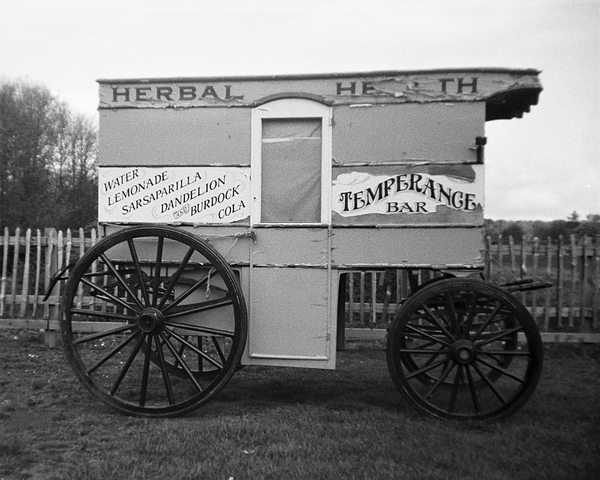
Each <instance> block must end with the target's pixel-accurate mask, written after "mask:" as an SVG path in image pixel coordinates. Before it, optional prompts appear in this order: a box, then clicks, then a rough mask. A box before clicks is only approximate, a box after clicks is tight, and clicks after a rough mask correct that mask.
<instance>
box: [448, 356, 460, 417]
mask: <svg viewBox="0 0 600 480" xmlns="http://www.w3.org/2000/svg"><path fill="white" fill-rule="evenodd" d="M462 376H463V366H462V365H459V366H458V370H457V372H456V376H455V377H454V382H452V390H451V392H450V403H448V413H454V408H455V406H456V397H457V396H458V390H459V388H460V383H461V380H462Z"/></svg>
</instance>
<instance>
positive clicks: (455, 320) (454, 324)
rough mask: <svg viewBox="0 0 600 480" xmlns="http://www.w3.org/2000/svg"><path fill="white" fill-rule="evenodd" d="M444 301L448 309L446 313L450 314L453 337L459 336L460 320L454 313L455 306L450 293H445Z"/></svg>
mask: <svg viewBox="0 0 600 480" xmlns="http://www.w3.org/2000/svg"><path fill="white" fill-rule="evenodd" d="M444 299H445V302H446V307H447V308H448V312H450V323H451V325H452V327H453V329H454V332H455V334H454V337H455V336H458V335H460V319H459V318H458V314H457V312H456V306H455V305H454V298H453V296H452V294H451V293H446V294H445V295H444Z"/></svg>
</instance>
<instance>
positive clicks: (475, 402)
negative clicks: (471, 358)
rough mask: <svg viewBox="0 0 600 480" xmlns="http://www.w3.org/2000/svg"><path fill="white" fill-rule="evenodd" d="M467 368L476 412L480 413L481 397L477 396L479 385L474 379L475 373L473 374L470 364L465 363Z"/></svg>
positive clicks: (468, 381)
mask: <svg viewBox="0 0 600 480" xmlns="http://www.w3.org/2000/svg"><path fill="white" fill-rule="evenodd" d="M465 370H466V371H467V383H468V384H469V390H470V391H471V398H472V399H473V407H475V413H476V414H477V415H479V414H480V412H481V406H480V404H479V397H478V396H477V386H476V385H475V382H474V381H473V375H472V374H471V369H470V368H469V365H465Z"/></svg>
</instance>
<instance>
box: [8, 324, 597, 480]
mask: <svg viewBox="0 0 600 480" xmlns="http://www.w3.org/2000/svg"><path fill="white" fill-rule="evenodd" d="M599 367H600V355H599V354H598V351H596V350H588V351H586V350H583V349H582V348H575V347H552V348H549V349H548V350H547V355H546V362H545V366H544V374H543V376H542V380H541V382H540V385H539V387H538V390H537V391H536V393H535V394H534V396H533V398H532V399H531V400H530V401H529V402H528V403H527V404H526V405H525V407H523V409H522V410H520V411H519V412H518V413H517V414H516V415H514V416H513V417H511V418H509V419H507V420H504V421H502V422H499V423H492V424H459V423H454V422H444V421H436V420H430V419H428V418H424V417H421V416H419V415H418V414H416V413H414V412H413V411H412V410H411V408H410V407H409V406H408V405H407V404H406V403H405V402H404V401H403V400H402V399H401V398H400V396H399V394H397V392H396V391H395V389H394V386H393V385H392V381H391V379H390V378H389V375H388V372H387V367H386V364H385V353H384V352H383V351H381V350H362V351H360V350H359V351H348V352H342V353H340V355H339V360H338V368H337V370H335V371H314V370H303V369H281V368H258V367H251V368H248V367H247V368H244V369H242V370H241V371H239V372H238V373H237V374H236V375H235V376H234V377H233V380H232V381H231V382H230V383H229V384H228V385H227V387H226V388H225V390H224V391H223V392H222V393H221V394H220V395H219V397H218V398H217V399H216V400H215V401H213V402H212V403H210V404H209V405H207V406H205V407H203V408H201V409H200V410H197V411H196V412H193V413H192V414H189V415H187V416H185V417H182V418H177V419H169V420H147V419H146V420H145V419H138V418H130V417H126V416H123V415H120V414H117V413H113V412H112V411H111V410H108V409H107V408H106V407H104V406H103V405H102V404H99V403H97V402H96V401H95V400H93V399H91V397H89V395H88V394H87V393H86V392H85V391H84V390H83V387H81V386H80V385H79V383H78V382H77V380H76V379H75V378H74V375H73V374H72V373H71V371H70V367H69V366H68V365H66V363H65V361H64V359H63V355H62V350H61V349H60V348H59V347H55V348H52V347H48V346H46V345H45V344H44V342H43V338H42V337H41V336H40V335H38V334H33V333H31V332H23V331H11V330H0V479H17V480H18V479H61V480H62V479H102V480H105V479H172V480H177V479H235V480H238V479H262V478H273V479H296V478H298V479H328V478H336V479H337V478H357V479H384V478H386V479H387V478H399V479H403V478H406V479H419V480H423V479H478V480H479V479H491V480H493V479H511V480H512V479H588V478H589V479H592V478H598V477H597V476H595V473H596V474H597V472H599V471H600V411H599V409H598V405H599V401H600V378H599V373H600V369H599Z"/></svg>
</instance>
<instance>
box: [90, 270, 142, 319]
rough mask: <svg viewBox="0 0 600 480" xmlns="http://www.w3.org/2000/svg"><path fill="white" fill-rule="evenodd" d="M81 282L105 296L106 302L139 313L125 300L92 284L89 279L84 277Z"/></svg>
mask: <svg viewBox="0 0 600 480" xmlns="http://www.w3.org/2000/svg"><path fill="white" fill-rule="evenodd" d="M81 281H82V282H83V283H85V284H86V285H87V286H88V287H90V288H93V289H94V290H97V291H99V292H100V293H101V294H102V295H103V297H105V298H104V299H105V300H106V301H111V302H113V304H116V305H121V306H122V307H124V308H126V309H127V310H130V311H132V312H133V313H137V310H136V309H135V308H134V307H133V306H132V305H131V304H129V303H128V302H126V301H125V300H122V299H120V298H119V297H117V296H115V295H113V294H112V293H109V292H107V291H106V290H104V289H103V288H102V287H100V286H99V285H96V284H95V283H93V282H90V281H89V280H88V279H87V278H85V277H82V278H81Z"/></svg>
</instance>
